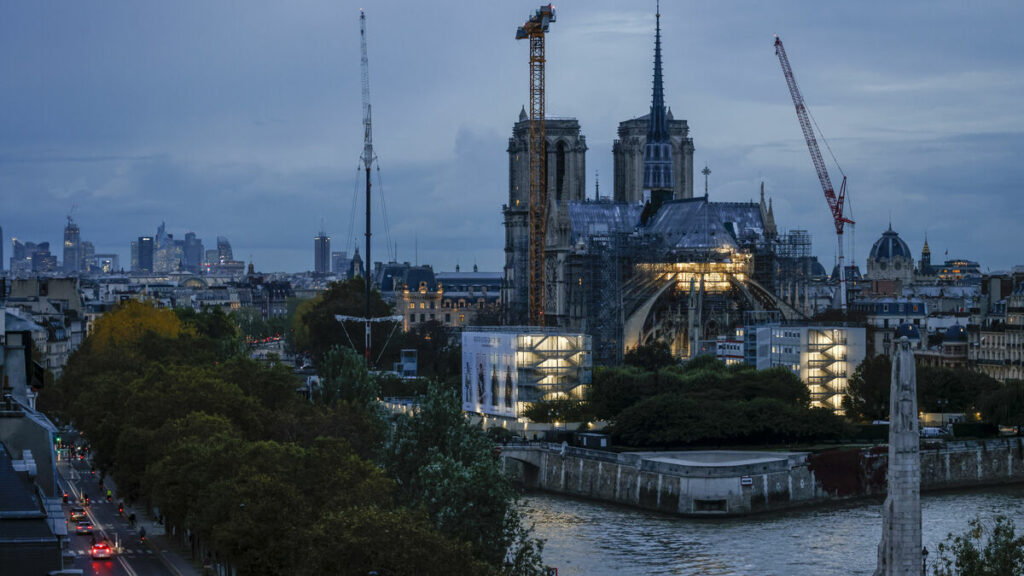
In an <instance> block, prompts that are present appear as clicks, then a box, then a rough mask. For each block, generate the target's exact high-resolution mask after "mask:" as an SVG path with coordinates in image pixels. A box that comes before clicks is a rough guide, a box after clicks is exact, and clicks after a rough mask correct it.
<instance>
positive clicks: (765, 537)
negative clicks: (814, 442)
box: [522, 485, 1024, 576]
mask: <svg viewBox="0 0 1024 576" xmlns="http://www.w3.org/2000/svg"><path fill="white" fill-rule="evenodd" d="M522 504H523V511H524V512H525V513H526V516H527V519H528V521H530V522H533V523H534V532H535V534H536V535H537V536H540V537H541V538H544V539H545V540H546V541H547V543H546V545H545V547H544V561H545V563H546V564H547V565H549V566H554V567H557V568H558V575H559V576H583V575H586V576H600V575H612V574H616V575H618V574H673V575H694V576H696V575H701V576H705V575H726V574H728V575H737V576H768V575H773V576H832V575H836V576H838V575H843V576H846V575H867V576H870V575H871V574H872V572H873V571H874V569H875V563H876V555H877V548H878V541H879V540H880V538H881V534H882V520H881V500H857V501H853V502H846V503H839V504H834V505H829V506H826V507H819V508H813V509H810V508H809V509H804V510H796V511H790V512H784V513H772V514H769V515H761V516H751V517H746V518H733V519H725V518H723V519H691V518H679V517H674V516H668V515H662V514H655V513H652V512H646V511H642V510H634V509H631V508H626V507H622V506H617V505H611V504H602V503H598V502H590V501H585V500H575V499H567V498H564V497H561V496H552V495H550V494H542V493H530V494H528V495H526V496H525V497H524V498H523V503H522ZM921 512H922V524H923V529H924V544H925V546H926V547H927V548H928V550H929V552H931V554H929V559H930V560H935V559H936V556H937V554H936V552H937V550H936V549H937V544H938V543H939V542H941V541H943V540H945V538H946V536H947V534H949V533H950V532H953V533H957V534H959V533H962V532H964V531H966V530H967V521H968V520H970V519H971V518H974V517H981V518H982V519H983V520H991V519H993V518H994V517H995V516H997V515H999V514H1003V515H1006V516H1008V517H1010V518H1011V519H1012V520H1013V521H1014V523H1015V524H1016V526H1017V528H1018V531H1017V532H1018V534H1020V533H1021V532H1024V486H1022V485H1017V486H1012V487H999V488H988V489H984V490H981V489H979V490H972V491H958V492H942V493H929V494H925V495H924V496H923V497H922V499H921ZM930 573H931V571H930V570H929V574H930Z"/></svg>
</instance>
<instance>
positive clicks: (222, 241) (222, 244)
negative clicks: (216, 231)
mask: <svg viewBox="0 0 1024 576" xmlns="http://www.w3.org/2000/svg"><path fill="white" fill-rule="evenodd" d="M217 258H218V259H219V260H220V261H221V263H224V262H230V261H231V260H234V259H235V255H234V254H233V253H232V252H231V242H228V239H227V238H225V237H224V236H217Z"/></svg>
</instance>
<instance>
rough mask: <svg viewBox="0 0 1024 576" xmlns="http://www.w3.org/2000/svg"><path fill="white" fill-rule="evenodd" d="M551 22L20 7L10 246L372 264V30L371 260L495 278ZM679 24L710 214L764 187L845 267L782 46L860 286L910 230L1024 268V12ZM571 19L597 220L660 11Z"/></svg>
mask: <svg viewBox="0 0 1024 576" xmlns="http://www.w3.org/2000/svg"><path fill="white" fill-rule="evenodd" d="M538 6H539V4H538V3H536V2H535V1H534V2H518V1H516V2H510V1H501V2H498V1H496V0H491V1H477V2H447V1H434V2H412V1H403V2H399V1H366V2H361V3H356V2H348V1H338V0H331V1H323V2H320V1H314V0H299V1H296V2H273V1H262V0H232V1H229V0H220V1H218V0H214V1H210V0H202V1H199V0H197V1H188V0H186V1H178V2H159V1H147V0H108V1H102V2H101V1H91V0H83V1H79V2H51V1H42V2H3V3H0V226H2V227H3V232H4V236H5V238H4V239H3V241H4V250H5V258H9V257H10V238H11V237H17V238H19V239H21V240H28V241H35V242H40V241H50V243H51V246H53V247H54V248H55V249H57V250H56V251H57V252H59V246H60V244H61V241H62V230H63V226H64V223H65V217H66V216H67V215H68V214H69V213H70V214H72V215H73V217H74V219H75V221H76V222H77V223H78V224H79V226H80V227H81V230H82V238H83V239H84V240H90V241H92V242H93V243H94V244H95V245H96V251H97V253H107V252H116V253H119V254H120V255H121V259H122V262H125V263H126V267H127V261H128V253H129V242H130V241H131V240H132V239H134V238H136V237H138V236H142V235H152V234H155V232H156V228H157V226H158V225H160V223H161V222H166V226H167V230H168V231H169V232H173V233H174V235H175V237H176V238H183V237H184V234H185V233H186V232H189V231H193V232H195V233H196V234H198V235H199V237H200V238H202V239H203V240H204V242H205V244H206V246H207V248H208V249H209V248H214V247H215V243H216V242H215V241H216V236H218V235H222V236H227V237H228V238H229V239H230V241H231V243H232V245H233V247H234V253H235V257H236V258H238V259H244V260H250V259H251V260H252V261H253V262H254V263H255V265H256V268H257V270H260V271H265V272H270V271H287V272H297V271H304V270H309V269H311V268H312V267H313V237H314V236H315V235H316V233H317V232H318V230H319V229H320V228H321V226H322V227H323V229H324V230H325V231H326V232H327V233H328V234H329V235H330V236H331V237H332V250H335V251H342V250H347V251H349V253H350V254H351V251H352V248H354V247H355V246H356V244H357V243H358V244H359V245H362V242H363V240H362V233H363V228H362V222H363V219H364V215H363V210H364V208H363V204H362V198H361V197H362V194H363V192H362V185H363V184H362V181H361V179H360V173H359V172H358V167H359V157H360V154H361V152H362V145H363V128H362V105H361V100H362V93H361V73H360V42H359V10H360V8H364V9H365V10H366V15H367V38H368V52H369V62H370V72H369V76H370V91H371V101H372V109H373V137H374V147H375V151H376V154H377V156H378V159H379V172H377V173H376V174H375V177H374V181H373V184H374V193H375V200H374V211H375V217H374V225H373V228H374V237H373V238H374V244H373V259H374V260H380V259H381V258H382V257H383V256H388V257H394V256H395V255H397V259H398V260H399V261H410V262H418V263H420V264H431V265H433V266H434V269H435V270H438V271H450V270H453V269H454V267H455V265H456V264H461V265H462V267H463V269H464V270H465V269H467V268H468V267H470V266H472V265H473V264H477V265H479V267H480V270H485V271H500V270H501V269H502V267H503V265H504V231H503V228H502V217H501V206H502V204H504V203H507V201H508V189H507V187H508V157H507V153H506V151H505V150H506V147H507V145H508V138H509V136H510V135H511V131H512V125H513V124H514V122H515V121H516V119H517V117H518V114H519V110H520V108H521V107H522V106H523V105H524V104H526V103H527V100H528V97H529V92H528V90H529V85H528V76H527V72H528V47H527V45H526V44H525V42H522V41H519V42H517V41H516V40H515V31H516V27H517V26H518V25H519V24H521V23H522V22H523V21H524V20H526V19H527V18H528V17H529V16H530V15H531V14H532V13H533V11H534V10H536V8H537V7H538ZM661 10H662V20H661V21H662V36H663V40H662V43H663V59H664V66H665V68H664V73H665V95H666V102H667V104H668V105H669V106H671V108H672V112H673V114H674V116H675V117H676V118H677V119H678V118H684V119H686V120H687V121H688V123H689V126H690V135H691V136H692V138H693V141H694V146H695V153H694V167H695V170H694V171H695V173H696V172H698V170H699V169H700V168H702V167H703V166H704V165H705V164H706V165H707V166H708V167H709V168H710V169H711V171H712V172H711V175H710V177H709V194H710V197H711V199H712V200H721V201H747V200H751V199H757V197H758V189H759V185H760V182H761V181H763V182H764V184H765V191H766V193H767V195H768V196H769V197H771V198H772V199H773V203H774V210H775V217H776V222H777V224H778V226H779V228H780V230H789V229H797V228H802V229H807V230H809V231H810V232H811V235H812V237H813V239H814V252H815V254H816V255H817V256H818V257H819V259H820V260H821V261H822V263H823V264H825V265H826V267H827V268H829V269H831V267H832V265H833V264H834V254H835V235H834V228H833V225H832V220H831V215H830V212H829V210H828V206H827V204H826V202H825V200H824V198H823V195H822V192H821V188H820V186H819V184H818V180H817V177H816V175H815V172H814V169H813V166H812V164H811V161H810V157H809V155H808V153H807V148H806V146H805V144H804V140H803V137H802V134H801V131H800V127H799V124H798V122H797V118H796V115H795V113H794V109H793V104H792V101H791V99H790V96H789V92H788V89H787V87H786V83H785V79H784V77H783V74H782V71H781V68H780V66H779V62H778V59H777V58H776V56H775V53H774V50H773V48H772V43H773V39H774V38H773V36H774V35H775V34H778V35H779V36H780V37H781V38H782V40H783V42H784V43H785V46H786V50H787V53H788V56H789V59H790V62H791V64H792V66H793V70H794V73H795V75H796V79H797V82H798V83H799V85H800V88H801V90H802V91H803V94H804V98H805V101H806V102H807V105H808V107H809V109H810V111H811V113H812V114H813V115H814V117H815V118H816V120H817V123H818V126H819V127H820V128H821V131H822V133H823V134H824V136H825V138H826V139H827V140H828V143H829V144H830V146H831V149H832V152H833V153H834V154H835V157H836V158H837V159H838V165H839V166H841V167H842V171H843V173H845V174H846V176H847V178H848V190H849V192H848V206H849V209H848V215H851V216H852V218H853V219H854V220H855V221H856V222H857V224H856V226H855V227H854V229H853V231H852V233H848V234H847V236H848V238H849V244H847V246H846V252H847V256H848V257H851V256H852V257H853V258H854V259H855V261H856V262H857V263H858V264H859V265H861V266H862V267H863V266H864V260H865V258H866V257H867V255H868V252H869V250H870V248H871V244H872V243H873V242H874V241H875V240H876V239H877V238H878V237H879V236H880V235H881V233H882V232H883V231H884V230H885V229H886V228H887V227H888V225H889V223H890V222H891V224H892V227H893V229H895V230H896V231H897V232H899V234H900V236H901V238H903V239H904V240H905V241H906V242H907V243H908V245H909V246H910V248H911V250H912V252H913V253H915V254H919V252H920V250H921V247H922V244H923V242H924V239H925V237H926V235H927V239H928V242H929V244H930V246H931V249H932V254H933V256H932V259H933V261H936V260H941V259H943V258H944V257H945V255H946V254H947V253H948V257H949V258H968V259H971V260H976V261H978V262H980V263H981V265H982V270H983V271H989V270H991V271H996V270H1006V269H1009V268H1010V267H1012V266H1014V265H1018V264H1024V253H1022V252H1024V250H1022V245H1024V241H1022V238H1024V233H1022V227H1021V223H1022V222H1024V195H1022V182H1024V152H1022V151H1024V107H1022V106H1021V94H1024V35H1022V34H1020V33H1019V26H1020V23H1021V22H1024V3H1021V2H1013V1H1005V2H1002V1H993V2H985V3H967V2H962V1H959V0H957V1H948V0H929V1H909V0H908V1H901V2H889V1H865V2H846V3H839V2H813V1H800V2H796V1H786V0H780V1H776V2H756V1H752V0H750V1H744V0H735V1H730V2H679V1H670V0H666V1H665V2H663V4H662V7H661ZM556 11H557V21H556V22H555V23H554V24H552V25H551V29H550V32H549V34H548V36H547V77H546V78H547V110H548V114H549V115H551V116H574V117H576V118H578V119H579V121H580V124H581V126H582V130H583V132H584V134H585V135H586V138H587V144H588V146H589V150H588V153H587V172H588V175H587V176H588V180H587V189H588V195H592V191H593V188H594V175H595V173H596V174H598V175H599V178H600V181H601V187H602V193H607V194H610V193H611V190H612V181H613V178H612V154H611V147H612V141H613V140H614V138H615V131H616V129H617V126H618V123H619V122H620V121H623V120H627V119H629V118H633V117H636V116H640V115H643V114H645V113H647V111H648V108H649V106H650V99H651V70H652V61H653V38H654V12H655V4H654V2H653V0H652V1H646V2H636V1H633V2H624V1H618V2H614V1H600V0H598V1H595V0H565V1H563V2H559V3H557V4H556ZM823 154H825V156H826V158H827V159H828V161H829V170H830V172H831V173H832V180H833V182H835V183H836V185H837V186H838V183H839V182H840V181H841V179H842V176H841V175H840V174H839V169H838V168H837V166H836V164H834V163H833V162H832V161H831V158H830V157H829V153H828V151H827V150H823ZM702 187H703V180H699V181H698V182H697V183H695V186H694V189H695V191H697V190H700V189H702ZM378 193H381V194H378ZM382 200H383V202H382ZM353 207H354V209H353ZM851 210H852V214H850V212H851ZM385 212H386V216H387V218H386V221H385V218H384V214H385ZM389 239H390V240H389ZM360 251H361V252H363V250H360ZM62 256H63V255H62V254H58V257H62ZM4 264H5V267H6V264H7V262H5V263H4Z"/></svg>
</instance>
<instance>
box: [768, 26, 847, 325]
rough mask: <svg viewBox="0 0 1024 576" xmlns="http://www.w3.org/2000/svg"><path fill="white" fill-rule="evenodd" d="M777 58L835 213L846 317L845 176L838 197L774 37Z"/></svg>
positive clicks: (840, 294)
mask: <svg viewBox="0 0 1024 576" xmlns="http://www.w3.org/2000/svg"><path fill="white" fill-rule="evenodd" d="M775 55H776V56H778V57H779V64H781V65H782V73H783V74H784V75H785V76H786V84H787V85H788V86H789V95H790V96H792V97H793V105H794V106H795V107H796V117H797V119H798V120H799V121H800V129H801V130H802V131H803V133H804V140H805V141H806V142H807V149H808V150H809V151H810V153H811V162H813V163H814V169H815V170H816V171H817V172H818V181H819V182H820V183H821V189H822V191H823V192H824V193H825V200H826V201H827V202H828V207H829V210H831V211H832V221H833V223H834V224H835V227H836V238H837V239H838V242H839V245H838V251H837V254H838V256H839V302H840V306H842V310H843V313H844V314H845V313H846V265H845V263H844V262H843V226H844V225H845V224H853V223H854V222H853V220H850V219H849V218H846V217H845V216H843V204H844V203H845V201H846V176H845V175H844V176H843V183H842V185H841V186H840V188H839V195H838V196H836V192H835V189H834V188H833V187H832V179H831V178H829V175H828V169H827V168H826V167H825V160H824V159H823V158H822V157H821V149H820V148H818V140H817V139H816V138H815V137H814V129H813V127H812V126H811V120H810V117H809V116H808V114H807V106H805V105H804V97H803V95H802V94H801V93H800V87H799V86H797V84H796V77H795V76H793V69H792V68H791V67H790V65H789V58H788V57H787V56H786V49H785V48H784V47H783V46H782V40H781V39H780V38H779V37H778V36H776V37H775Z"/></svg>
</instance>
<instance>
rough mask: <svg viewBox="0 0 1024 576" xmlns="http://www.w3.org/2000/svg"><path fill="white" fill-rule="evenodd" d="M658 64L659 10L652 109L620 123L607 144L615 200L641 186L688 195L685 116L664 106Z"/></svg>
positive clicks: (689, 149) (629, 198) (631, 196)
mask: <svg viewBox="0 0 1024 576" xmlns="http://www.w3.org/2000/svg"><path fill="white" fill-rule="evenodd" d="M661 68H662V67H661V14H660V11H659V13H657V14H655V31H654V87H653V95H652V99H651V111H650V113H648V114H647V115H646V116H641V117H640V118H633V119H632V120H626V121H624V122H620V123H619V137H618V139H617V140H615V142H614V143H613V144H612V156H613V157H614V164H613V168H614V176H615V201H616V202H628V203H631V204H635V203H639V202H641V201H642V200H643V192H644V190H657V191H659V192H658V194H659V195H661V196H663V199H666V200H667V199H676V200H678V199H684V198H693V139H692V138H690V137H689V134H690V128H689V126H687V123H686V120H676V119H675V118H673V116H672V109H671V108H667V107H666V106H665V92H664V78H663V76H662V70H661ZM669 192H671V194H669Z"/></svg>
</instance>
